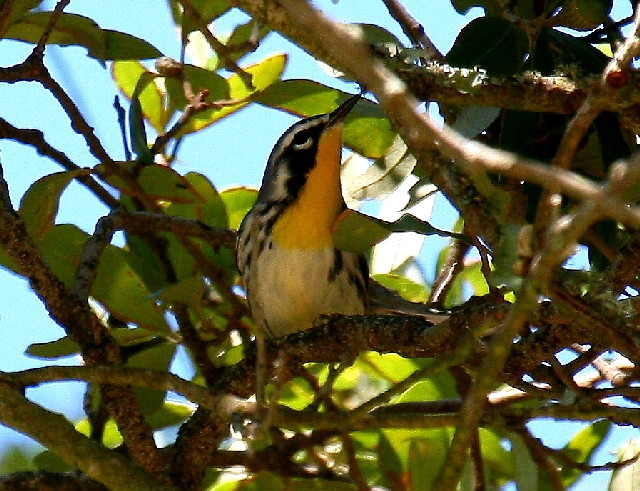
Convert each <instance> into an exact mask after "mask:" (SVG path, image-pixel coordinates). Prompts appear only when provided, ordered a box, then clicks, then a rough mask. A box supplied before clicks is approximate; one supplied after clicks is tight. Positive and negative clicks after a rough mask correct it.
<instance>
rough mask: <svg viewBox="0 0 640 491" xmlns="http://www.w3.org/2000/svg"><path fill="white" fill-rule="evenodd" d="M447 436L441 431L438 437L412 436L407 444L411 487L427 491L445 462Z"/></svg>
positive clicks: (417, 490) (419, 490)
mask: <svg viewBox="0 0 640 491" xmlns="http://www.w3.org/2000/svg"><path fill="white" fill-rule="evenodd" d="M447 446H448V438H447V436H446V433H445V432H441V437H440V438H428V439H427V438H412V439H411V443H410V444H409V477H410V479H411V489H412V490H414V491H423V490H424V491H429V490H430V489H432V487H433V483H434V482H435V479H436V477H438V474H439V472H440V469H441V468H442V466H443V465H444V464H445V457H446V455H447Z"/></svg>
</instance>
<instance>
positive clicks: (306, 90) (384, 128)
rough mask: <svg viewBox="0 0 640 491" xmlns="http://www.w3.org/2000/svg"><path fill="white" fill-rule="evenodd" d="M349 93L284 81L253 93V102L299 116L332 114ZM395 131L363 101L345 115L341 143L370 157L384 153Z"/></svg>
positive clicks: (301, 81) (374, 108)
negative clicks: (342, 141)
mask: <svg viewBox="0 0 640 491" xmlns="http://www.w3.org/2000/svg"><path fill="white" fill-rule="evenodd" d="M349 96H350V94H344V93H342V92H340V91H338V90H336V89H333V88H330V87H327V86H325V85H322V84H319V83H317V82H313V81H310V80H285V81H280V82H277V83H275V84H273V85H271V86H270V87H269V88H267V89H266V90H264V91H262V92H260V93H259V94H255V95H254V96H253V97H252V100H253V101H255V102H259V103H260V104H264V105H266V106H269V107H273V108H277V109H283V110H285V111H287V112H289V113H291V114H295V115H296V116H300V117H309V116H315V115H316V114H323V113H328V112H331V111H333V110H334V109H335V108H336V107H338V105H339V104H340V103H342V102H344V100H346V98H347V97H349ZM395 136H396V132H395V131H394V130H393V129H392V128H391V124H390V122H389V120H388V119H387V118H386V116H385V115H384V113H383V112H382V110H381V109H380V107H379V106H378V105H377V104H374V103H373V102H371V101H369V100H367V99H364V98H363V99H362V100H360V101H359V102H358V103H357V104H356V106H355V107H354V108H353V109H352V110H351V112H350V113H349V116H347V119H346V122H345V128H344V136H343V140H344V144H345V145H346V146H347V147H349V148H351V149H353V150H355V151H356V152H358V153H359V154H361V155H363V156H365V157H369V158H380V157H381V156H382V155H384V154H385V152H386V151H387V149H388V148H389V146H390V145H391V143H392V142H393V139H394V138H395Z"/></svg>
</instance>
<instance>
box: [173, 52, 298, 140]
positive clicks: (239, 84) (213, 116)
mask: <svg viewBox="0 0 640 491" xmlns="http://www.w3.org/2000/svg"><path fill="white" fill-rule="evenodd" d="M286 61H287V56H286V55H284V54H278V55H274V56H271V57H269V58H265V59H264V60H262V61H260V62H259V63H256V64H254V65H250V66H248V67H246V68H244V71H245V72H247V73H249V74H250V75H251V77H252V79H251V80H252V82H253V86H254V89H250V88H247V86H245V84H244V82H243V81H242V79H241V78H240V76H239V75H237V74H233V75H231V76H230V77H229V78H228V79H227V83H228V84H229V98H230V99H231V100H234V101H238V104H236V105H233V106H225V107H221V108H212V109H207V110H205V111H202V112H199V113H198V114H196V115H195V116H194V117H193V118H191V119H190V120H189V122H188V123H187V124H186V125H185V126H184V127H183V128H182V129H181V131H180V133H179V135H185V134H188V133H193V132H195V131H199V130H201V129H202V128H205V127H207V126H209V125H211V124H213V123H215V122H216V121H218V120H220V119H222V118H224V117H226V116H228V115H229V114H232V113H234V112H236V111H238V110H239V109H242V108H243V107H244V106H246V105H247V104H248V103H249V101H248V98H249V96H250V95H251V94H253V93H255V92H256V91H261V90H264V89H266V88H267V87H269V86H270V85H271V84H273V83H275V82H276V81H277V80H278V79H279V78H280V76H281V75H282V72H283V70H284V66H285V63H286Z"/></svg>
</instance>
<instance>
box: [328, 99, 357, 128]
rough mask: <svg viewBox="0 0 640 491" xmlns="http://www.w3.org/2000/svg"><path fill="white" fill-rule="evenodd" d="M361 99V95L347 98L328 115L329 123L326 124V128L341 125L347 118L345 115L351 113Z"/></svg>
mask: <svg viewBox="0 0 640 491" xmlns="http://www.w3.org/2000/svg"><path fill="white" fill-rule="evenodd" d="M361 97H362V94H356V95H354V96H351V97H349V98H348V99H347V100H346V101H345V102H343V103H342V104H340V105H339V106H338V108H337V109H335V110H334V111H333V112H332V113H330V114H329V122H328V123H327V127H331V126H334V125H336V124H339V123H342V122H343V121H344V118H346V117H347V114H349V113H350V112H351V110H352V109H353V108H354V106H355V105H356V104H357V103H358V101H359V100H360V98H361Z"/></svg>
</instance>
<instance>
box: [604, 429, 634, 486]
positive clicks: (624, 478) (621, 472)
mask: <svg viewBox="0 0 640 491" xmlns="http://www.w3.org/2000/svg"><path fill="white" fill-rule="evenodd" d="M638 454H640V440H638V439H633V440H630V441H628V442H627V443H624V444H623V445H621V446H620V449H619V450H618V462H622V461H625V460H630V459H633V458H636V459H637V457H638ZM638 483H640V460H638V459H637V460H636V461H635V462H633V463H631V464H629V465H627V466H625V467H622V468H619V469H616V470H614V471H613V474H612V475H611V482H609V487H608V488H607V489H608V491H636V489H637V485H638Z"/></svg>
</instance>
